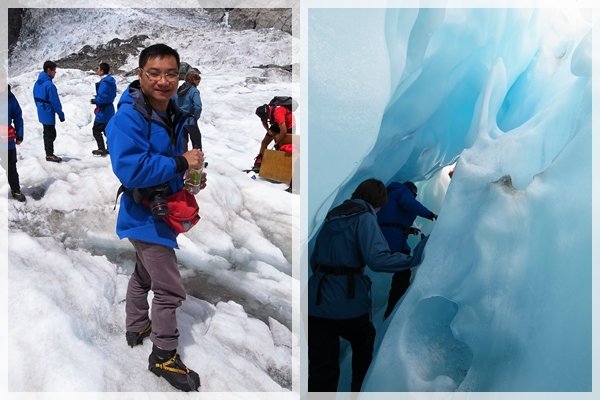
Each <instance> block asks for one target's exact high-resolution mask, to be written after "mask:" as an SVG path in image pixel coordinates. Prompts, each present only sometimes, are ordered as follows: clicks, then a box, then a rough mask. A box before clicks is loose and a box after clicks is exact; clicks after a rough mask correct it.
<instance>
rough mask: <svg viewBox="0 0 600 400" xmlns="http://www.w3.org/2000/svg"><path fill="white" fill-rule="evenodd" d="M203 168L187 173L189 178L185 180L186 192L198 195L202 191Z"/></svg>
mask: <svg viewBox="0 0 600 400" xmlns="http://www.w3.org/2000/svg"><path fill="white" fill-rule="evenodd" d="M202 170H203V168H202V167H200V168H198V169H191V170H189V171H188V173H187V177H186V179H185V182H184V184H185V190H187V191H188V192H189V193H191V194H198V192H199V191H200V183H201V182H202V174H203V172H202Z"/></svg>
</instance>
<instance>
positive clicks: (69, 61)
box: [53, 35, 148, 73]
mask: <svg viewBox="0 0 600 400" xmlns="http://www.w3.org/2000/svg"><path fill="white" fill-rule="evenodd" d="M146 40H148V36H146V35H136V36H134V37H132V38H129V39H127V40H121V39H117V38H115V39H113V40H111V41H110V42H108V43H106V44H103V45H100V46H98V47H92V46H89V45H87V46H83V47H82V48H81V50H79V51H78V52H77V53H71V54H69V55H68V56H67V57H65V58H61V59H60V60H53V61H54V62H56V64H57V65H58V67H59V68H76V69H81V70H83V71H88V70H95V69H96V67H97V66H98V64H100V63H101V62H105V63H107V64H108V65H110V69H111V70H110V72H111V73H115V72H117V71H118V70H119V69H121V67H122V66H123V65H124V64H125V63H126V62H127V59H128V58H129V57H130V56H135V57H137V56H138V55H139V54H140V52H141V51H142V50H143V49H144V47H146V45H145V42H146ZM125 72H127V71H125ZM129 72H130V71H129Z"/></svg>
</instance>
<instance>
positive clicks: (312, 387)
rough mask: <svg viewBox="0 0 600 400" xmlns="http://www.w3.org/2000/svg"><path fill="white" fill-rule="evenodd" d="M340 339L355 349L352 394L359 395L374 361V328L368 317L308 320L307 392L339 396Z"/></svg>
mask: <svg viewBox="0 0 600 400" xmlns="http://www.w3.org/2000/svg"><path fill="white" fill-rule="evenodd" d="M340 337H341V338H343V339H346V340H347V341H349V342H350V346H351V347H352V384H351V390H352V391H353V392H359V391H360V388H361V386H362V383H363V380H364V379H365V375H366V374H367V370H368V369H369V365H370V364H371V360H372V358H373V346H374V343H375V327H374V326H373V324H372V323H371V321H370V319H369V314H365V315H363V316H361V317H357V318H351V319H328V318H317V317H311V316H309V317H308V391H309V392H336V391H337V386H338V380H339V378H340V360H339V358H340Z"/></svg>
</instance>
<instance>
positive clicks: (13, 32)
mask: <svg viewBox="0 0 600 400" xmlns="http://www.w3.org/2000/svg"><path fill="white" fill-rule="evenodd" d="M24 13H25V9H23V8H9V9H8V50H9V52H10V50H12V48H13V47H14V46H15V44H17V42H18V41H19V34H20V33H21V25H22V23H23V14H24Z"/></svg>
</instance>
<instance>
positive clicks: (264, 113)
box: [254, 104, 270, 121]
mask: <svg viewBox="0 0 600 400" xmlns="http://www.w3.org/2000/svg"><path fill="white" fill-rule="evenodd" d="M269 111H270V108H269V106H268V105H267V104H263V105H262V106H259V107H257V108H256V111H255V112H254V113H255V114H256V115H257V116H258V118H260V119H261V120H262V121H266V120H267V119H269Z"/></svg>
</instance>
